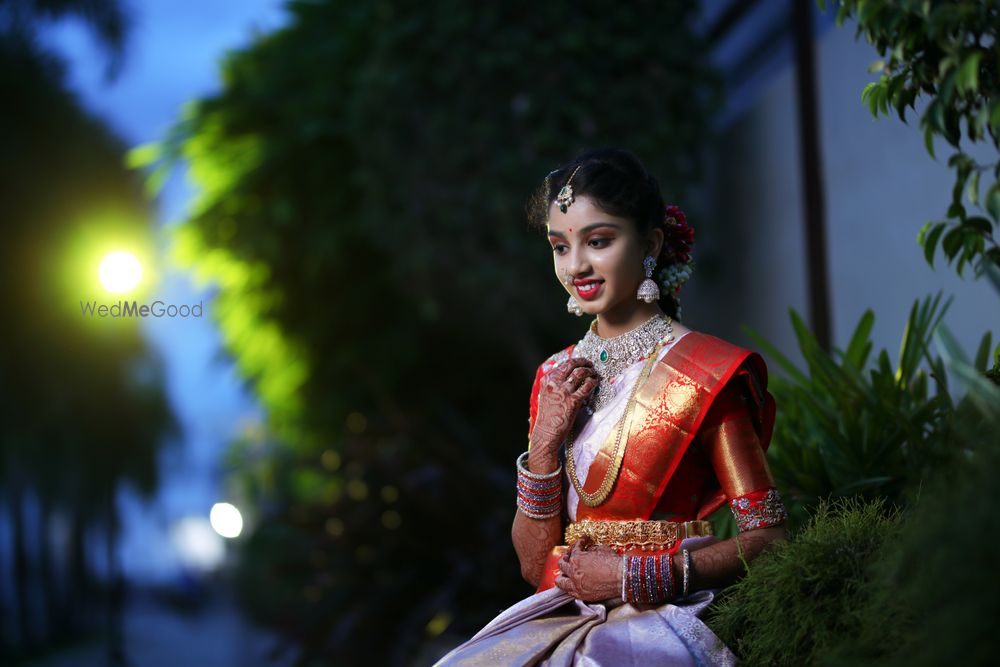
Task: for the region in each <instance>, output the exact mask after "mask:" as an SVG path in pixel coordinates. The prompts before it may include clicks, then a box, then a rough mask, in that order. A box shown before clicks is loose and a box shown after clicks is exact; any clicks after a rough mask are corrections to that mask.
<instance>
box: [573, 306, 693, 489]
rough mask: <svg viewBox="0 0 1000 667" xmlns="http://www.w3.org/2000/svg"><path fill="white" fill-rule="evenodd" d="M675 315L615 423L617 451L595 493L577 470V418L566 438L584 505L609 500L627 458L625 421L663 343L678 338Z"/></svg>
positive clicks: (575, 481)
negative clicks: (674, 320) (575, 441)
mask: <svg viewBox="0 0 1000 667" xmlns="http://www.w3.org/2000/svg"><path fill="white" fill-rule="evenodd" d="M671 324H672V319H671V318H670V317H668V318H667V320H666V326H667V329H666V337H663V338H661V339H659V340H658V342H656V343H655V344H654V345H653V349H652V350H650V351H649V356H648V357H647V358H646V363H644V364H643V366H642V372H640V373H639V377H638V378H637V379H636V381H635V384H634V385H633V386H632V392H631V393H630V394H629V397H628V402H627V403H626V404H625V410H624V411H622V416H621V417H620V418H619V419H618V423H617V424H616V425H615V429H616V431H617V433H616V435H615V449H614V454H613V455H612V457H611V465H609V466H608V469H607V470H606V471H605V472H604V479H603V480H602V481H601V486H600V487H598V489H597V491H595V492H594V493H588V492H586V491H584V490H583V484H582V483H581V482H580V480H579V478H578V477H577V474H576V460H575V458H574V456H573V442H574V438H575V435H574V433H573V431H574V429H575V428H576V422H575V421H574V423H573V425H572V426H571V427H570V431H569V436H568V437H567V438H566V469H567V471H568V472H569V479H570V481H571V482H572V483H573V488H574V489H576V493H577V495H578V496H579V497H580V500H581V501H583V504H584V505H587V506H588V507H596V506H598V505H600V504H601V503H603V502H604V501H605V500H607V498H608V495H609V494H610V493H611V487H613V486H614V484H615V481H616V480H617V479H618V473H619V471H620V470H621V467H622V460H623V459H624V458H625V447H624V443H623V442H622V432H623V431H624V429H625V424H626V423H627V422H628V419H629V416H630V415H631V414H632V411H633V409H634V407H635V395H636V393H637V392H638V390H639V387H641V386H642V385H643V384H644V383H645V382H646V378H648V377H649V373H650V372H651V371H652V368H653V363H654V362H655V361H656V357H657V356H658V355H659V352H660V350H661V349H663V346H664V345H666V344H667V343H669V342H671V341H672V340H673V339H674V334H673V327H672V326H671Z"/></svg>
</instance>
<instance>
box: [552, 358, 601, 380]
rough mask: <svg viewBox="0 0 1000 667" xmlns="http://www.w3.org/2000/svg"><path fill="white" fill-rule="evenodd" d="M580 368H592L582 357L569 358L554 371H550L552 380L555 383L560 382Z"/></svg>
mask: <svg viewBox="0 0 1000 667" xmlns="http://www.w3.org/2000/svg"><path fill="white" fill-rule="evenodd" d="M581 366H593V364H592V363H591V361H590V359H586V358H584V357H571V358H569V359H567V360H566V361H564V362H563V363H561V364H559V365H558V366H557V367H556V369H555V370H554V371H552V375H551V377H552V379H553V380H554V381H555V382H562V381H563V380H565V379H566V376H567V375H569V374H570V373H571V372H573V371H574V370H576V369H577V368H579V367H581Z"/></svg>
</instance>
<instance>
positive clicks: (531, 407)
mask: <svg viewBox="0 0 1000 667" xmlns="http://www.w3.org/2000/svg"><path fill="white" fill-rule="evenodd" d="M542 375H543V373H542V366H539V367H538V370H536V371H535V381H534V383H533V384H532V385H531V398H530V399H529V400H528V449H529V450H530V449H531V431H532V430H533V429H534V428H535V418H536V417H538V388H539V386H540V385H541V382H542Z"/></svg>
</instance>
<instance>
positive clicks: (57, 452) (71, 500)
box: [0, 0, 176, 653]
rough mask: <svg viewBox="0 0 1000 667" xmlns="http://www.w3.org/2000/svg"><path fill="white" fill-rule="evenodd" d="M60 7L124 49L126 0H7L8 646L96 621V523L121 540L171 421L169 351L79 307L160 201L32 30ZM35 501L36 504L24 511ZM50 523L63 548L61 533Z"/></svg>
mask: <svg viewBox="0 0 1000 667" xmlns="http://www.w3.org/2000/svg"><path fill="white" fill-rule="evenodd" d="M63 16H76V17H80V18H83V19H84V20H86V21H88V22H89V23H90V24H91V25H92V26H93V27H94V28H95V30H96V32H97V33H98V35H99V37H101V39H102V43H103V44H105V45H106V47H107V49H108V53H109V58H110V59H111V60H112V61H114V60H115V59H116V58H119V57H120V54H121V50H122V44H123V36H124V26H125V21H124V15H123V13H122V12H121V9H120V6H119V3H117V2H97V1H86V0H84V1H80V2H57V1H54V0H53V1H47V2H45V1H38V2H17V1H14V2H5V3H4V4H3V5H2V6H0V88H2V89H3V90H4V91H5V92H6V93H7V94H6V96H5V100H6V101H5V103H4V105H3V106H2V108H0V145H2V146H3V149H2V151H0V228H2V232H3V243H0V290H2V291H3V294H4V304H5V307H6V308H7V312H6V317H5V318H4V326H3V327H0V441H2V443H3V449H2V455H0V489H2V491H0V509H5V510H6V512H0V519H2V518H3V517H4V516H6V517H8V518H9V520H10V521H11V524H12V527H13V537H14V539H13V542H14V548H13V553H12V554H10V557H11V564H12V566H13V569H12V571H13V575H14V576H13V579H12V581H11V582H7V581H4V582H3V584H4V585H6V584H8V583H10V584H12V585H13V586H14V589H15V595H14V596H13V597H14V599H15V609H14V610H12V611H13V615H14V619H13V620H14V621H15V622H14V623H13V624H11V625H12V626H13V627H14V628H16V632H17V635H16V639H15V646H7V647H3V646H0V651H4V650H6V651H8V652H15V653H16V652H22V653H23V652H24V651H27V650H30V649H32V648H34V647H36V646H37V645H38V643H39V642H41V640H46V641H52V640H55V639H59V638H65V636H66V635H67V634H68V633H70V632H72V631H73V630H74V629H75V627H77V626H78V624H79V622H80V621H81V620H85V621H87V622H88V623H90V624H91V625H92V624H93V622H94V619H93V617H92V615H90V616H89V617H88V614H87V612H89V611H91V609H92V608H93V605H94V602H95V600H94V599H93V598H92V596H91V595H89V594H92V593H96V592H98V591H97V589H95V588H93V583H94V582H93V578H92V575H91V564H90V563H89V558H90V557H92V556H90V557H88V553H87V550H85V543H86V540H87V538H88V535H91V536H96V535H103V536H105V538H106V539H107V540H108V541H109V542H110V543H113V542H114V541H115V539H116V537H117V521H118V518H117V507H116V500H115V498H116V492H117V490H118V488H119V487H120V486H121V485H122V484H123V483H129V484H132V485H133V486H134V487H136V488H137V489H138V490H139V491H140V492H142V493H149V492H151V491H152V490H153V489H154V488H155V486H156V481H157V468H156V464H157V452H158V450H159V448H160V445H161V443H162V442H163V441H164V438H165V437H167V436H168V435H169V434H170V432H171V431H172V430H175V428H176V424H175V423H174V421H173V417H172V415H171V414H170V413H169V411H168V407H167V402H166V399H165V397H164V395H163V392H162V386H161V382H160V370H159V362H158V361H157V360H156V359H155V358H153V357H151V355H150V353H149V351H148V350H147V349H146V348H145V345H144V343H143V341H142V338H141V336H140V334H139V331H138V328H137V327H136V326H135V324H134V322H127V321H125V322H118V321H111V320H105V321H102V322H100V323H99V325H98V324H95V323H94V322H90V321H87V320H85V319H84V317H83V316H82V313H80V312H78V311H77V309H78V308H80V302H81V301H87V300H90V299H93V298H94V296H95V294H94V293H93V289H91V287H92V286H91V281H90V280H88V279H89V278H90V276H94V274H95V273H96V268H97V260H99V259H100V255H99V254H97V253H98V252H99V248H100V245H101V243H104V242H107V241H108V240H110V239H118V240H121V239H125V238H127V239H131V240H132V242H133V244H134V245H136V246H139V245H149V244H150V242H151V239H150V223H151V215H150V210H149V207H148V204H147V203H146V201H145V198H144V196H143V192H142V185H141V182H139V179H137V178H136V177H135V175H134V174H133V173H131V172H129V171H128V170H127V168H126V167H125V165H124V164H123V159H122V157H123V155H124V147H123V145H122V144H121V142H120V141H119V140H118V139H117V138H116V137H115V136H114V135H113V134H112V133H111V131H110V130H109V129H108V128H107V127H105V125H104V124H103V123H102V122H100V121H99V120H97V119H96V118H94V117H92V116H91V115H90V114H88V113H87V112H86V111H85V110H84V109H83V108H82V106H81V105H80V103H79V101H78V100H76V99H75V97H74V96H73V95H72V94H71V93H70V92H69V91H68V90H67V87H66V84H65V81H64V71H63V65H62V63H61V62H60V60H59V59H58V58H57V57H55V56H54V55H53V54H51V53H49V52H47V51H46V50H45V49H44V48H43V47H42V46H41V45H40V44H39V43H38V41H37V40H36V37H35V33H36V31H37V26H38V23H39V22H40V21H42V20H45V19H48V18H59V17H63ZM29 501H30V502H31V503H32V504H33V505H35V506H37V507H38V509H39V511H38V512H37V513H30V514H29V513H26V511H25V510H26V503H28V502H29ZM29 517H37V519H34V520H35V521H37V524H38V525H36V526H28V525H26V522H28V521H29V520H32V519H30V518H29ZM56 526H63V527H64V533H65V534H64V536H63V538H64V539H65V541H66V544H67V547H68V548H67V549H65V550H57V547H56V542H54V541H53V538H52V534H53V531H54V529H55V527H56ZM31 536H35V537H36V538H37V539H34V540H33V539H30V538H31ZM60 541H61V540H60ZM34 583H37V584H40V586H37V585H33V584H34ZM38 605H41V607H38ZM39 608H40V609H41V610H42V611H43V614H41V618H43V619H44V623H42V625H38V624H37V623H38V621H37V619H38V618H39V614H36V613H33V612H32V610H33V609H39ZM6 611H8V610H5V609H0V613H2V612H6Z"/></svg>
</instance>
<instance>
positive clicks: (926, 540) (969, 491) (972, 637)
mask: <svg viewBox="0 0 1000 667" xmlns="http://www.w3.org/2000/svg"><path fill="white" fill-rule="evenodd" d="M949 346H950V344H949ZM953 349H954V348H953ZM949 368H951V369H953V370H954V371H956V372H957V374H958V375H959V377H961V378H962V379H963V381H964V382H965V383H966V384H967V388H968V392H969V395H970V404H971V405H973V406H975V407H974V416H975V417H977V419H970V420H968V421H963V422H961V423H959V424H957V425H956V440H957V442H958V443H959V447H958V448H957V456H955V457H954V460H953V461H952V462H951V463H950V465H949V466H947V467H945V468H943V469H941V470H939V471H938V474H937V475H935V477H934V478H933V479H932V480H931V481H930V483H929V484H927V485H926V486H925V488H924V489H923V491H922V493H921V496H920V500H919V501H918V503H917V506H916V508H915V510H914V511H913V513H912V515H911V516H909V517H908V518H907V520H906V521H905V525H904V526H903V529H902V531H901V532H900V534H899V535H898V536H897V537H896V539H894V540H893V542H892V543H891V544H887V548H886V549H885V553H884V554H883V555H882V556H881V557H880V558H879V560H878V562H877V563H876V564H875V566H874V568H873V581H872V586H871V590H870V593H869V596H868V598H867V600H866V603H865V604H864V605H862V606H860V607H859V608H858V609H856V610H855V616H856V618H857V619H858V621H859V625H860V627H859V629H858V632H857V633H856V634H853V635H845V636H844V637H843V639H842V642H841V645H840V646H839V647H837V648H836V649H835V650H833V651H831V655H830V658H829V660H828V661H827V663H826V664H829V665H838V666H843V667H848V666H850V667H854V666H856V665H871V666H873V667H874V666H875V665H879V666H888V667H931V666H932V665H949V664H963V665H984V666H985V665H992V664H995V663H996V619H997V618H998V617H1000V579H998V578H997V577H996V576H995V569H996V563H997V561H998V559H1000V542H998V541H997V540H996V539H993V536H994V535H996V534H997V531H1000V516H998V514H997V512H996V508H995V507H994V506H993V502H992V500H993V494H994V493H995V490H996V488H997V487H998V485H1000V388H998V387H997V386H996V385H994V384H992V383H990V382H987V381H985V380H984V378H983V377H982V375H981V373H980V371H979V369H978V368H976V367H974V366H971V365H969V364H967V363H964V362H962V361H960V360H958V359H957V358H954V357H952V359H951V361H950V363H949ZM928 637H933V638H934V641H927V638H928Z"/></svg>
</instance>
